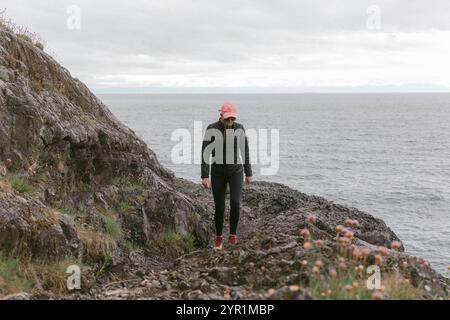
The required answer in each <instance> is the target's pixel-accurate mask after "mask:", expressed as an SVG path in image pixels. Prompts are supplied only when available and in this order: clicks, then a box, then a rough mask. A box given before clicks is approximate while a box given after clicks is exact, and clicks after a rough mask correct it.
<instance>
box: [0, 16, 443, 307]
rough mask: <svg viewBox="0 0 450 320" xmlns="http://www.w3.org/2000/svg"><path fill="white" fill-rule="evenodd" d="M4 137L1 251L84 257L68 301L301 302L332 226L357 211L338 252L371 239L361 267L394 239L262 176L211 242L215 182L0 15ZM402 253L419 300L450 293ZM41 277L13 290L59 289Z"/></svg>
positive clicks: (334, 256) (333, 252)
mask: <svg viewBox="0 0 450 320" xmlns="http://www.w3.org/2000/svg"><path fill="white" fill-rule="evenodd" d="M0 137H1V139H0V252H2V254H7V255H9V256H13V257H15V256H19V255H20V256H24V255H25V256H27V257H30V258H31V259H32V260H37V261H60V260H61V259H63V258H67V257H72V258H74V259H77V262H79V263H82V264H84V265H85V266H84V267H85V268H84V269H83V270H87V271H86V273H84V276H85V279H86V278H87V279H89V281H88V282H90V283H91V285H89V286H88V287H87V288H84V289H83V291H82V292H81V293H78V294H73V295H67V296H63V297H64V298H102V299H110V298H111V299H112V298H156V299H172V298H188V299H204V298H206V299H208V298H225V299H227V298H228V299H233V298H258V299H259V298H261V299H270V298H275V299H279V298H296V299H309V298H312V297H313V296H314V295H313V294H312V293H311V291H309V290H307V289H306V288H300V287H299V286H298V284H299V283H302V284H305V285H308V283H310V281H313V278H312V277H311V275H310V272H311V269H309V271H310V272H309V273H308V272H306V271H307V268H306V267H305V266H304V265H303V264H302V262H301V261H307V260H308V261H312V259H321V261H322V262H321V263H323V264H324V265H321V266H320V267H321V268H322V270H324V269H325V268H334V267H336V265H338V264H339V263H342V262H340V259H342V254H343V251H342V250H343V249H342V247H341V245H340V243H339V237H338V238H336V236H337V235H336V226H337V225H344V224H345V223H346V221H347V220H349V219H350V220H352V221H353V220H357V221H358V226H357V227H355V228H352V230H351V239H349V241H350V243H351V245H352V246H350V244H348V245H345V248H344V249H345V250H347V251H348V250H350V251H349V254H350V255H352V254H353V251H356V250H359V248H367V249H368V250H369V251H368V252H367V254H366V255H365V256H364V259H366V260H364V264H365V265H367V263H369V262H373V260H374V259H375V256H376V255H377V254H379V253H380V252H379V251H380V250H381V249H380V248H378V247H379V246H383V247H389V246H390V244H391V243H392V241H396V240H397V241H398V240H399V239H398V238H397V236H396V235H395V234H394V233H393V232H392V230H391V229H389V228H388V227H387V226H386V224H385V223H384V222H383V221H381V220H379V219H376V218H374V217H373V216H371V215H369V214H367V213H364V212H361V211H359V210H357V209H355V208H348V207H345V206H341V205H337V204H334V203H331V202H329V201H327V200H325V199H323V198H320V197H315V196H309V195H306V194H303V193H301V192H299V191H296V190H293V189H291V188H289V187H287V186H284V185H281V184H276V183H268V182H263V181H259V182H255V183H254V184H252V185H249V186H245V187H244V192H243V203H242V218H241V222H240V227H239V232H240V243H239V244H238V245H237V246H236V247H233V248H229V249H227V250H226V251H225V252H221V253H216V252H212V250H211V248H210V242H211V239H212V234H213V232H212V231H213V223H212V221H213V212H214V205H213V200H212V196H211V193H210V191H209V190H205V189H203V188H202V187H201V186H200V185H199V184H195V183H193V182H190V181H187V180H184V179H180V178H177V177H175V176H174V175H173V173H172V172H170V171H169V170H167V169H166V168H164V167H163V166H161V164H160V163H159V162H158V160H157V157H156V155H155V154H154V153H153V152H152V151H151V150H150V149H149V148H148V147H147V145H146V144H145V143H144V142H143V141H142V140H141V139H140V138H139V137H137V136H136V134H135V133H134V132H133V131H132V130H130V129H129V128H127V127H125V126H124V125H123V124H121V123H120V122H119V121H118V120H117V119H116V118H115V117H114V116H113V115H112V114H111V112H110V111H109V110H108V109H107V108H106V106H104V105H103V103H102V102H101V101H100V100H99V99H97V98H96V97H95V96H94V95H93V94H92V93H91V92H90V91H89V90H88V88H87V87H86V86H85V85H84V84H82V83H81V82H80V81H78V80H77V79H75V78H73V77H72V76H71V75H70V73H69V72H68V71H67V70H66V69H64V68H63V67H61V66H60V65H59V64H58V63H57V62H56V61H55V60H54V59H53V58H51V57H50V56H49V55H47V54H46V53H45V52H43V51H42V50H41V49H40V48H38V47H37V46H35V45H34V44H33V43H32V42H30V41H28V40H27V39H26V38H24V37H18V36H17V35H16V34H14V33H13V32H12V31H11V30H9V29H8V28H7V27H4V26H1V25H0ZM150 147H151V146H150ZM309 214H314V217H315V218H314V220H315V221H314V222H313V223H311V222H310V221H308V219H307V216H308V215H309ZM302 229H308V233H310V234H311V239H315V241H316V242H314V241H312V240H311V239H309V238H308V239H307V238H305V236H304V235H301V234H300V231H301V230H302ZM170 232H172V233H174V234H176V235H177V236H178V235H181V236H182V237H183V236H186V237H187V238H182V239H187V240H186V241H188V240H189V241H190V239H191V238H189V237H190V236H193V237H194V241H193V246H194V248H190V249H191V252H189V253H186V254H185V255H182V256H181V257H179V258H177V259H174V258H173V256H172V255H171V254H172V253H169V251H170V250H169V249H170V248H168V247H167V243H166V242H164V241H166V240H164V238H161V235H164V234H169V235H170V234H171V233H170ZM161 239H162V240H161ZM170 239H172V238H170ZM176 239H177V238H176V237H175V240H176ZM161 241H162V242H161ZM170 241H173V239H172V240H170ZM317 241H318V242H317ZM399 249H400V250H399V252H397V251H395V252H392V254H390V255H389V256H388V258H385V259H384V264H383V265H382V266H383V268H384V270H385V271H386V272H392V271H393V270H397V269H398V270H400V269H399V268H400V267H399V266H400V265H401V266H403V267H404V268H403V267H402V268H401V272H402V276H404V277H405V278H407V279H410V280H411V281H412V283H413V285H414V286H415V287H416V288H421V290H423V291H424V292H426V294H425V295H424V297H427V298H430V297H431V298H432V297H435V296H437V295H439V296H445V295H446V294H448V281H447V279H445V278H442V277H441V276H440V275H438V274H437V273H435V272H434V271H433V270H432V269H431V268H429V266H428V265H427V264H426V263H423V260H422V262H420V261H419V259H416V260H414V259H413V258H411V257H409V256H407V255H405V254H404V253H401V251H402V250H403V247H400V248H399ZM345 250H344V251H345ZM352 250H353V251H352ZM386 250H387V249H386ZM347 251H345V252H347ZM382 251H383V250H382ZM383 252H384V251H383ZM358 259H359V258H358ZM376 259H378V260H379V258H376ZM350 260H351V259H350ZM350 260H349V261H347V262H345V263H346V265H347V266H348V267H350V266H352V267H353V265H352V263H357V264H360V263H363V262H361V261H359V260H357V261H354V262H351V261H350ZM405 261H408V262H407V266H406V265H405V263H404V262H405ZM105 270H106V271H105ZM316 271H317V270H316ZM319 271H320V270H319ZM319 273H320V272H319ZM108 274H110V275H111V274H112V275H113V277H109V276H108ZM112 278H114V281H112V282H111V279H112ZM118 279H121V281H118ZM0 283H1V282H0ZM37 287H38V289H39V288H40V289H39V290H38V291H39V293H34V295H27V294H20V295H18V296H11V298H20V299H28V298H37V297H38V298H42V297H48V298H54V297H59V298H61V295H57V294H56V293H53V292H52V291H51V288H49V289H48V290H47V291H46V290H45V288H44V286H43V285H41V284H40V283H39V285H37ZM428 289H429V290H428ZM43 291H45V292H43ZM1 292H2V291H1V290H0V294H1ZM67 294H68V293H67ZM433 295H434V296H433Z"/></svg>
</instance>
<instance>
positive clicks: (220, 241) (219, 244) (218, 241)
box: [214, 236, 223, 250]
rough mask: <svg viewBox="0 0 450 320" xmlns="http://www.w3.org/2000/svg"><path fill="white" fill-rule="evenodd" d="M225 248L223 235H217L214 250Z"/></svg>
mask: <svg viewBox="0 0 450 320" xmlns="http://www.w3.org/2000/svg"><path fill="white" fill-rule="evenodd" d="M222 249H223V236H217V237H216V241H215V244H214V250H222Z"/></svg>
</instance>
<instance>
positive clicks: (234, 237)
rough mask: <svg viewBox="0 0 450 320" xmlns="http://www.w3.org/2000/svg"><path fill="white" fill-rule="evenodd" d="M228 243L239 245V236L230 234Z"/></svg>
mask: <svg viewBox="0 0 450 320" xmlns="http://www.w3.org/2000/svg"><path fill="white" fill-rule="evenodd" d="M228 243H229V244H231V245H235V244H236V243H237V235H235V234H230V236H229V237H228Z"/></svg>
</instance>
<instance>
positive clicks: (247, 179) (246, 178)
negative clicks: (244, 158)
mask: <svg viewBox="0 0 450 320" xmlns="http://www.w3.org/2000/svg"><path fill="white" fill-rule="evenodd" d="M252 180H253V177H252V176H249V177H247V176H246V177H245V184H250V183H252Z"/></svg>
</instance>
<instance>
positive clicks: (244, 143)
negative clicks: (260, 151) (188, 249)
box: [201, 102, 252, 250]
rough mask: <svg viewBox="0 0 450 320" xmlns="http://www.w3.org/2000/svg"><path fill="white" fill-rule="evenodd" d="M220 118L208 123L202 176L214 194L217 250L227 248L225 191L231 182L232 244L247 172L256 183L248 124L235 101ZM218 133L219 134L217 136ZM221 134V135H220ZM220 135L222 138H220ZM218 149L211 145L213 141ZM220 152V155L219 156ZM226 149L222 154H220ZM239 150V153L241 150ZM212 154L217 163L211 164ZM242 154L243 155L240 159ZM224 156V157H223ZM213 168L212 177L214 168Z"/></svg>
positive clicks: (225, 106) (204, 143) (247, 180)
mask: <svg viewBox="0 0 450 320" xmlns="http://www.w3.org/2000/svg"><path fill="white" fill-rule="evenodd" d="M219 112H220V119H219V120H218V121H217V122H214V123H212V124H210V125H209V126H208V128H207V129H206V131H207V132H206V134H205V138H204V139H203V144H202V165H201V177H202V185H203V186H204V187H205V188H207V189H210V188H212V193H213V197H214V205H215V214H214V223H215V226H216V240H215V245H214V249H215V250H222V248H223V234H222V231H223V218H224V213H225V193H226V190H227V184H229V186H230V209H231V211H230V235H229V238H228V243H229V244H230V245H235V244H236V243H237V235H236V231H237V226H238V222H239V214H240V201H241V191H242V185H243V180H244V177H243V175H244V173H245V183H246V184H250V183H251V182H252V167H251V164H250V160H249V159H250V156H249V148H248V140H247V136H246V135H245V129H244V126H243V125H241V124H240V123H237V122H235V121H236V118H237V113H236V107H235V105H234V104H232V103H229V102H227V103H224V104H223V105H222V108H221V109H220V110H219ZM215 134H216V135H215ZM219 135H220V136H219ZM216 137H217V138H218V139H216ZM216 140H217V141H218V143H217V142H216V143H215V144H214V146H215V147H214V148H211V147H208V146H209V145H210V144H211V143H213V142H215V141H216ZM229 143H233V148H232V149H231V148H230V146H229V148H228V150H229V151H234V153H233V155H229V157H228V158H227V144H229ZM216 151H218V152H217V157H216ZM220 151H222V155H220ZM229 151H228V152H229ZM238 151H239V152H238ZM210 155H212V157H213V159H214V160H213V163H212V164H210ZM239 155H240V156H241V158H240V159H239ZM221 156H222V157H221ZM210 169H211V178H210V173H209V171H210Z"/></svg>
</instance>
